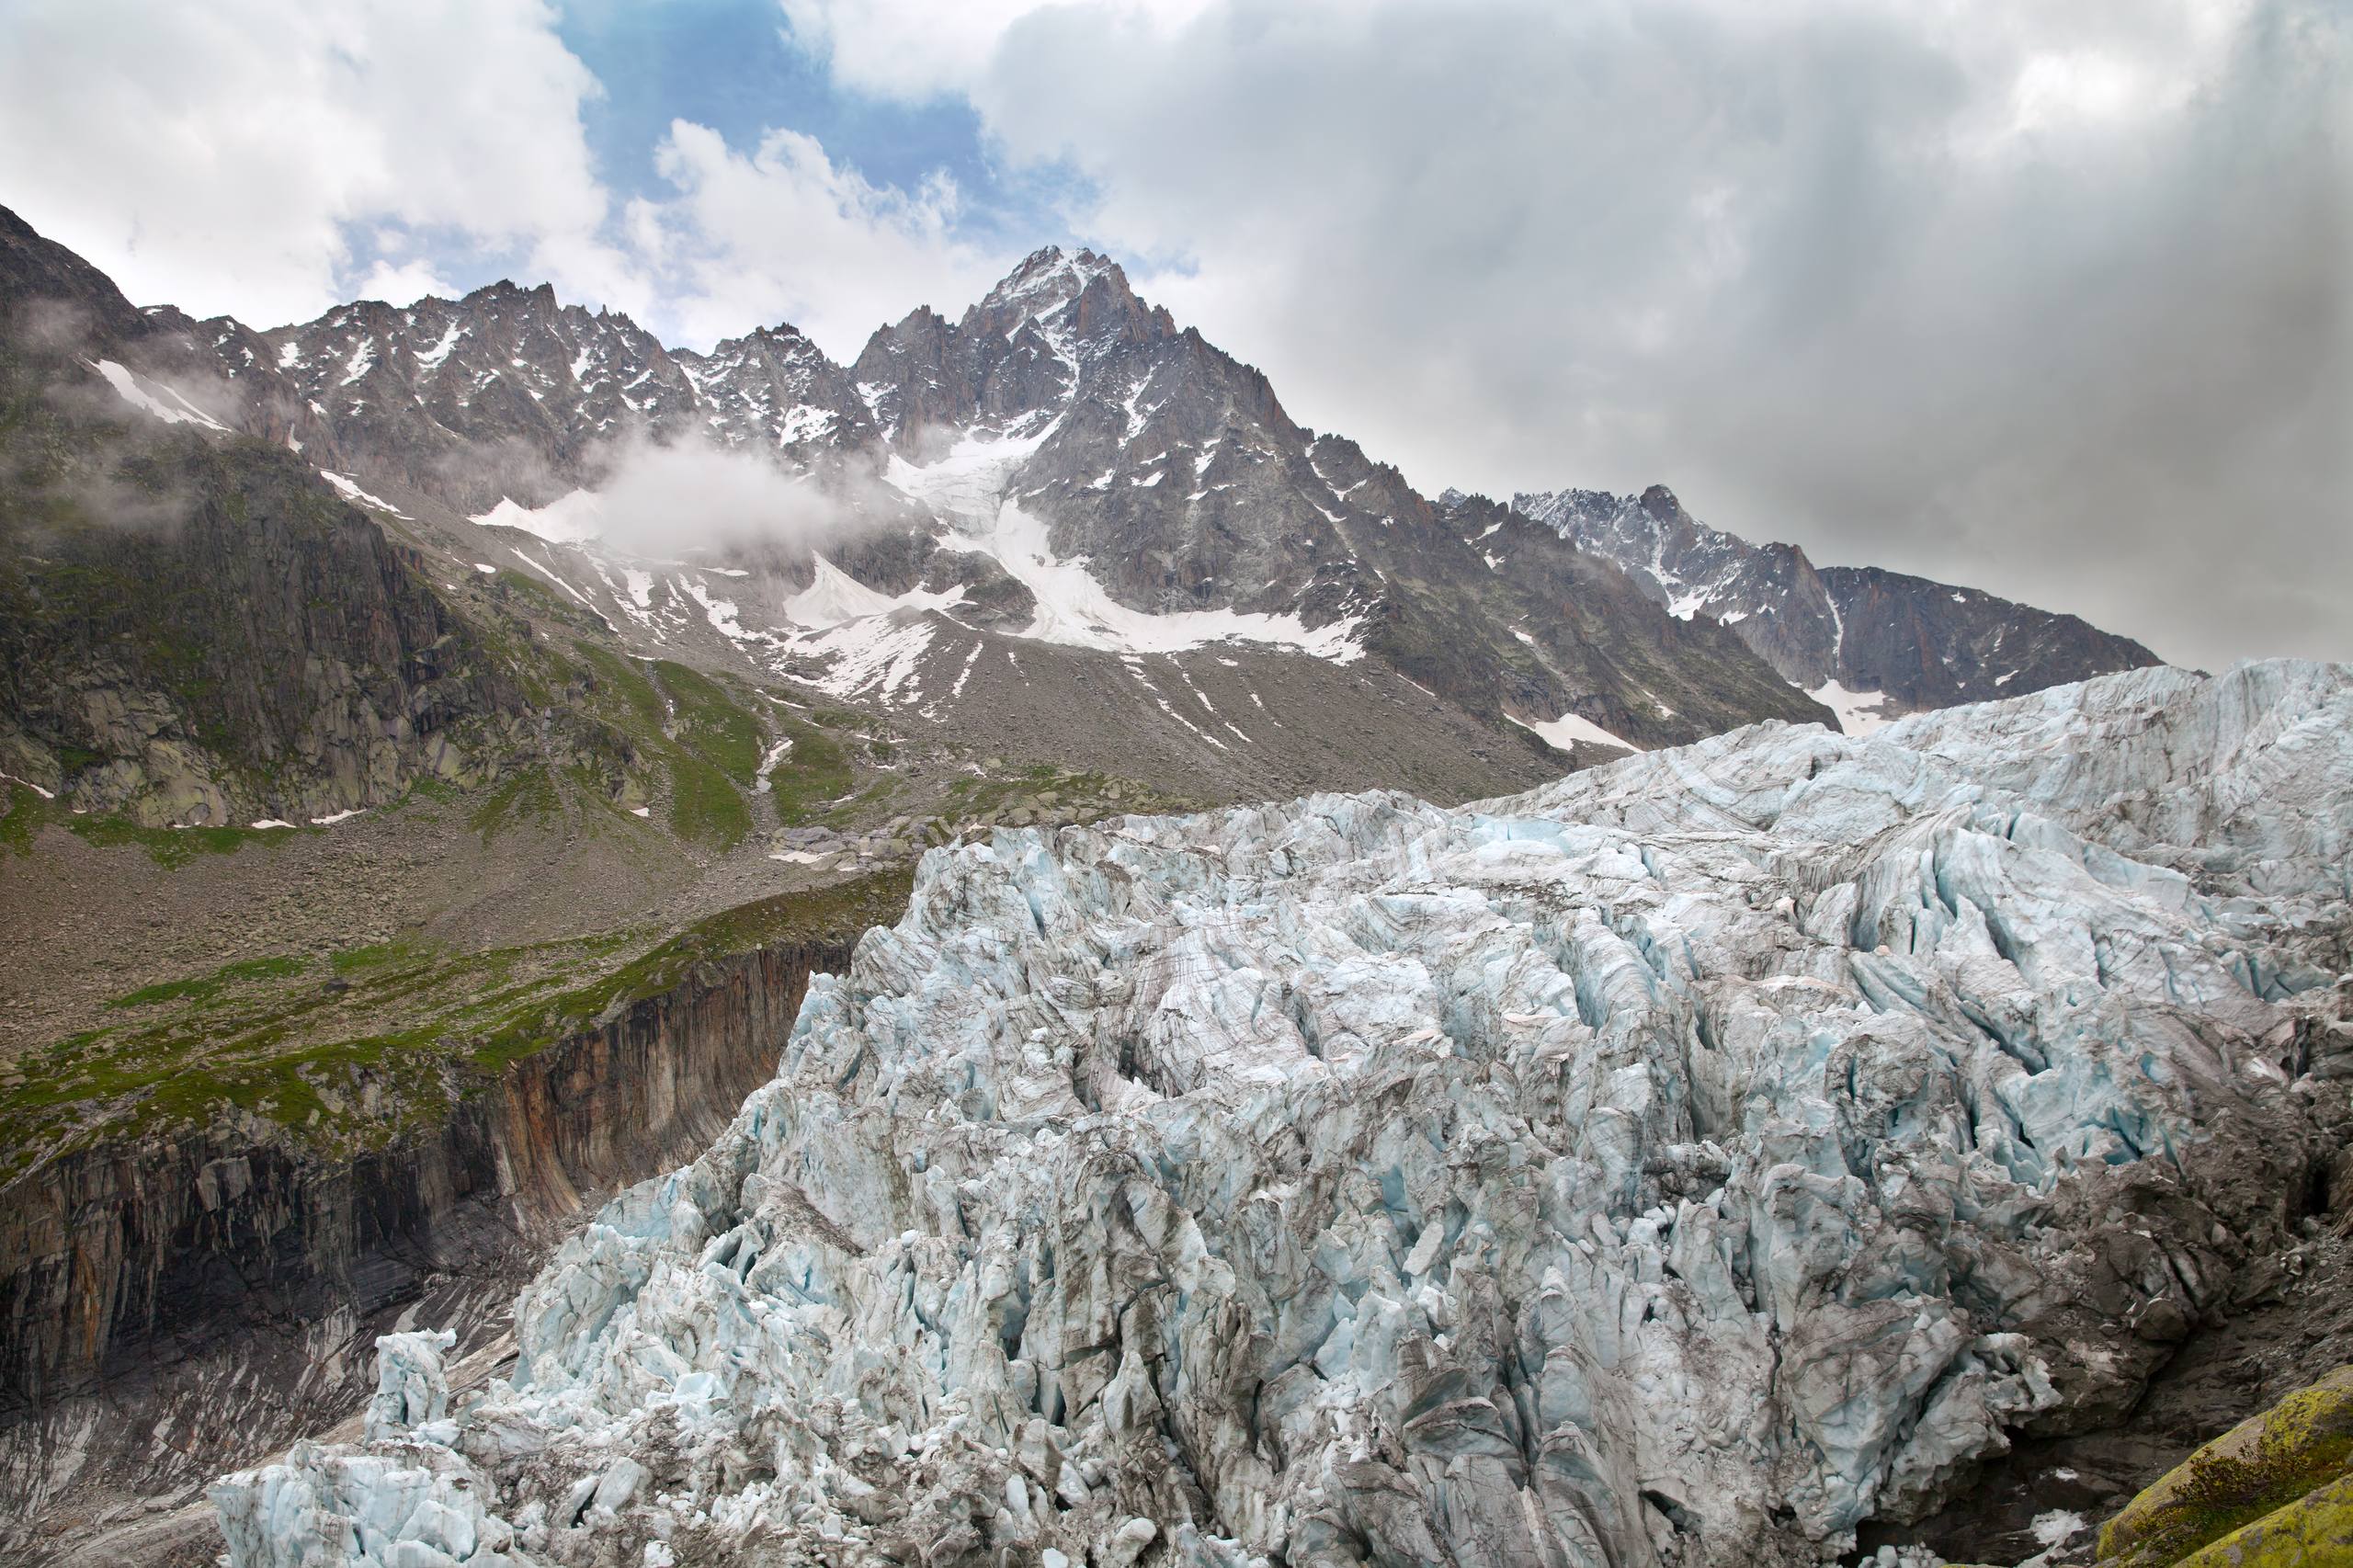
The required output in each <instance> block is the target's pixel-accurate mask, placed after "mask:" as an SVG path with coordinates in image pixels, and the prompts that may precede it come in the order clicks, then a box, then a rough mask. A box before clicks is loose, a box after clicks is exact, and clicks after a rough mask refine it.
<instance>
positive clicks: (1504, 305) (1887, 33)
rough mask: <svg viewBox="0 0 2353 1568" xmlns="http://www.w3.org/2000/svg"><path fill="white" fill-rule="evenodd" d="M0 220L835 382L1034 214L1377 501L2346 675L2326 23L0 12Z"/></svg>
mask: <svg viewBox="0 0 2353 1568" xmlns="http://www.w3.org/2000/svg"><path fill="white" fill-rule="evenodd" d="M0 203H5V204H6V205H8V206H11V207H14V208H15V209H17V211H18V212H19V213H20V214H21V215H22V216H23V217H24V218H25V219H26V220H27V221H28V222H31V223H32V224H33V225H34V226H35V227H37V228H39V229H40V230H41V231H42V232H43V233H47V234H49V235H51V237H52V238H55V239H57V240H59V241H61V242H62V243H63V244H68V245H70V246H72V247H73V248H74V249H75V250H77V251H79V252H80V253H81V254H83V255H84V256H87V257H88V258H89V259H90V260H91V261H93V262H95V263H96V264H97V265H98V266H99V267H102V268H104V269H105V270H106V271H108V273H109V274H110V275H111V276H113V277H114V278H115V279H116V280H117V281H118V282H119V283H120V284H121V285H122V287H123V289H124V290H125V292H127V293H128V294H130V295H131V298H132V299H133V300H134V301H139V302H141V303H154V302H164V301H168V302H171V303H175V304H177V305H179V306H181V307H182V308H184V309H187V310H188V311H191V312H195V313H198V314H199V315H203V314H213V313H221V312H227V313H232V314H235V315H237V316H239V317H241V318H242V319H244V320H245V321H247V322H248V323H251V324H255V325H263V326H267V325H274V324H280V323H284V322H287V321H294V320H303V319H307V318H309V317H311V316H313V315H316V314H318V313H320V312H323V311H324V310H326V309H327V308H329V307H330V306H331V305H333V304H335V303H336V302H338V301H342V300H345V299H348V298H352V297H355V296H363V295H364V296H372V297H376V298H381V299H388V300H392V301H394V302H404V301H408V300H411V299H414V298H415V297H417V296H418V295H420V294H423V293H427V292H431V293H455V292H462V291H464V290H467V289H470V288H472V287H475V286H478V285H480V284H482V283H485V282H489V281H492V280H494V279H496V278H501V277H506V278H514V279H516V280H517V281H519V282H525V283H535V282H538V281H541V280H545V281H549V282H552V283H553V284H554V285H555V287H556V290H557V291H558V293H559V294H560V295H561V296H562V297H563V298H565V299H566V300H574V301H581V302H583V303H587V304H592V305H607V306H610V307H611V308H614V309H618V310H623V311H627V312H629V313H630V314H631V315H632V316H634V317H636V318H637V319H638V320H640V321H641V322H642V323H644V324H646V325H648V326H649V327H651V328H653V329H654V331H655V332H656V333H657V334H659V335H662V336H663V337H664V338H665V340H666V341H669V342H672V343H678V344H685V345H689V346H693V347H707V346H708V345H709V344H710V342H712V341H714V340H715V339H717V338H719V337H722V336H725V335H733V334H737V333H741V332H745V331H747V330H749V329H750V328H751V327H753V326H756V325H760V324H774V323H776V322H779V321H790V322H792V323H793V324H797V325H799V326H800V327H801V328H802V329H803V330H805V331H807V332H808V333H810V335H812V336H813V337H814V338H815V339H816V340H817V342H818V343H819V344H820V345H821V346H822V347H824V348H825V349H826V350H827V351H828V352H829V353H831V354H833V355H834V356H835V358H844V359H847V358H850V357H853V356H854V355H855V354H856V352H857V350H858V347H859V345H860V344H861V343H862V342H863V341H864V340H865V338H866V336H867V335H868V334H869V333H870V332H871V331H872V330H873V329H874V328H875V327H876V326H879V325H881V324H883V323H884V322H886V321H892V320H896V319H898V318H899V317H901V316H903V315H904V314H905V313H906V312H908V311H909V310H911V309H913V308H914V307H915V306H916V305H918V304H930V305H932V306H934V307H936V308H938V309H939V310H941V311H942V312H946V313H949V314H950V315H953V314H955V313H956V312H959V311H961V308H962V307H963V306H964V305H965V304H967V303H969V302H970V301H973V300H975V299H977V298H978V297H979V296H980V295H981V294H983V292H985V291H986V290H987V288H988V286H989V284H990V283H991V282H992V281H994V280H995V278H998V277H1001V276H1002V275H1003V274H1004V273H1005V272H1006V271H1007V270H1009V269H1010V267H1012V265H1013V264H1014V263H1015V262H1016V261H1017V259H1018V258H1019V257H1020V256H1022V255H1024V254H1026V253H1027V252H1029V250H1031V249H1034V248H1035V247H1037V246H1038V245H1040V244H1091V245H1093V246H1095V247H1096V248H1097V249H1100V250H1103V251H1105V252H1107V253H1108V254H1109V255H1111V256H1114V257H1116V258H1117V259H1119V260H1120V261H1121V262H1122V263H1123V264H1124V265H1125V266H1126V267H1127V268H1128V271H1129V273H1130V276H1131V279H1132V280H1133V282H1134V283H1135V285H1136V287H1137V289H1138V290H1139V291H1140V292H1142V294H1144V295H1145V296H1146V297H1147V298H1148V299H1151V300H1152V301H1154V302H1156V303H1161V304H1165V305H1166V306H1168V307H1169V308H1170V310H1171V311H1172V312H1175V314H1176V318H1177V319H1178V320H1179V321H1180V322H1183V323H1186V324H1192V325H1197V326H1199V328H1200V329H1201V330H1202V332H1203V333H1204V334H1205V335H1207V336H1208V337H1209V338H1210V339H1211V341H1212V342H1214V343H1216V344H1218V345H1219V346H1220V347H1223V348H1225V349H1226V350H1228V351H1229V352H1231V353H1233V355H1235V356H1236V357H1237V358H1242V359H1245V360H1246V361H1249V362H1250V363H1252V364H1255V365H1256V366H1258V367H1259V368H1261V369H1264V370H1266V371H1267V374H1268V375H1269V377H1270V378H1271V379H1272V380H1273V382H1274V384H1275V387H1276V389H1277V392H1278V393H1279V395H1280V396H1281V397H1282V399H1283V401H1284V403H1285V405H1286V407H1287V408H1288V409H1289V410H1290V413H1291V415H1292V416H1293V417H1294V418H1296V419H1298V420H1299V421H1301V422H1302V423H1303V424H1305V425H1308V426H1312V427H1314V428H1316V429H1319V430H1336V431H1338V432H1341V433H1343V434H1345V435H1347V436H1350V437H1354V438H1355V439H1357V440H1358V441H1359V442H1360V443H1361V444H1362V445H1363V446H1364V447H1365V449H1367V451H1369V452H1370V454H1371V455H1373V456H1374V457H1376V458H1379V459H1382V460H1388V461H1392V462H1394V463H1396V464H1397V465H1398V466H1399V467H1400V468H1402V469H1403V470H1404V472H1405V474H1406V476H1407V478H1408V479H1410V480H1411V481H1413V482H1414V483H1415V484H1416V485H1418V486H1419V487H1421V488H1422V489H1423V490H1425V491H1426V492H1429V493H1435V492H1436V491H1438V490H1439V489H1441V488H1443V487H1445V486H1448V485H1457V486H1460V487H1461V488H1464V489H1470V490H1481V491H1484V492H1486V493H1488V494H1495V495H1498V496H1502V495H1508V494H1511V493H1512V492H1514V491H1517V490H1536V489H1553V488H1557V487H1560V486H1563V485H1582V486H1588V487H1593V488H1601V489H1610V490H1620V491H1627V490H1636V489H1640V488H1642V487H1643V486H1644V485H1647V484H1650V483H1665V484H1667V485H1668V486H1670V487H1671V488H1673V489H1674V490H1675V491H1676V492H1677V494H1678V495H1680V496H1681V498H1682V499H1683V501H1684V503H1685V505H1686V506H1688V508H1689V509H1690V510H1691V512H1692V513H1693V514H1694V515H1695V516H1697V517H1700V518H1702V519H1704V520H1706V521H1709V522H1712V523H1715V524H1717V525H1718V526H1720V527H1722V528H1729V529H1731V530H1733V532H1736V533H1740V534H1743V535H1745V536H1748V537H1750V538H1755V539H1768V538H1769V539H1781V540H1790V541H1792V542H1795V543H1797V544H1800V545H1802V546H1803V547H1804V548H1805V550H1806V551H1808V553H1809V554H1810V555H1812V556H1813V559H1814V560H1815V561H1817V562H1821V563H1824V564H1833V563H1840V564H1846V563H1851V564H1873V565H1881V566H1886V567H1889V568H1892V569H1895V570H1899V571H1908V572H1915V573H1920V574H1925V575H1929V576H1934V577H1939V578H1944V579H1947V580H1950V581H1953V582H1957V583H1961V584H1965V585H1972V586H1975V587H1979V588H1984V589H1989V590H1991V591H1994V592H1996V593H2002V594H2006V595H2009V596H2010V597H2017V598H2021V599H2025V600H2027V601H2029V602H2031V603H2035V604H2039V605H2042V606H2044V607H2046V608H2056V609H2065V610H2072V611H2074V612H2075V613H2077V614H2080V615H2082V616H2084V617H2085V618H2086V619H2089V620H2091V621H2093V622H2094V623H2095V624H2097V625H2100V626H2104V627H2107V628H2109V629H2110V630H2113V631H2121V632H2125V633H2127V634H2129V635H2132V636H2135V637H2138V638H2140V639H2141V640H2142V641H2143V642H2147V643H2148V644H2149V645H2150V646H2151V647H2153V648H2154V649H2155V650H2156V651H2157V652H2158V653H2160V654H2162V655H2164V656H2165V657H2168V658H2171V659H2173V660H2175V661H2177V662H2180V663H2185V664H2191V665H2200V666H2203V667H2207V668H2220V667H2222V666H2223V665H2228V664H2230V663H2231V662H2232V661H2234V660H2235V659H2238V658H2242V657H2262V656H2269V655H2275V654H2293V655H2299V656H2306V657H2319V658H2335V659H2353V5H2348V4H2347V0H1775V3H1773V4H1771V5H1758V4H1756V3H1755V0H954V3H952V4H950V3H942V0H633V3H632V0H574V3H570V4H560V3H550V0H208V3H207V4H206V5H203V6H188V5H186V4H184V3H177V4H137V3H133V0H0Z"/></svg>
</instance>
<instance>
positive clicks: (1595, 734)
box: [1505, 713, 1643, 754]
mask: <svg viewBox="0 0 2353 1568" xmlns="http://www.w3.org/2000/svg"><path fill="white" fill-rule="evenodd" d="M1505 717H1506V718H1509V717H1510V715H1508V714H1506V715H1505ZM1512 722H1513V723H1515V724H1518V726H1519V727H1520V728H1521V729H1523V730H1527V731H1529V732H1530V733H1535V734H1539V735H1541V736H1543V737H1544V739H1545V740H1547V741H1548V742H1550V743H1551V744H1553V745H1555V746H1558V747H1559V748H1560V749H1561V750H1563V751H1565V752H1570V753H1572V754H1574V748H1576V747H1577V746H1580V745H1587V746H1615V747H1617V748H1618V749H1619V750H1620V751H1640V750H1642V749H1643V748H1642V747H1640V746H1638V745H1636V744H1634V743H1633V742H1631V741H1625V740H1620V739H1619V738H1618V737H1617V736H1616V735H1613V734H1611V733H1609V732H1608V731H1607V730H1605V729H1603V728H1602V727H1601V726H1600V725H1598V724H1597V723H1595V722H1593V721H1592V720H1590V719H1583V718H1579V717H1578V716H1577V715H1576V714H1574V713H1563V714H1562V715H1561V716H1560V717H1559V718H1557V719H1548V720H1545V721H1543V722H1540V723H1535V724H1531V723H1529V722H1528V721H1527V720H1525V719H1513V720H1512Z"/></svg>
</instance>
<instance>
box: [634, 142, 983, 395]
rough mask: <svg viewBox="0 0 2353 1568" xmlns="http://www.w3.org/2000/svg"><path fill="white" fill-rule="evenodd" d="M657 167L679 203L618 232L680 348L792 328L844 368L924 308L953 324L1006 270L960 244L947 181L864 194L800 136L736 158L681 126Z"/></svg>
mask: <svg viewBox="0 0 2353 1568" xmlns="http://www.w3.org/2000/svg"><path fill="white" fill-rule="evenodd" d="M656 162H657V165H658V167H659V168H660V170H661V173H662V175H663V176H664V177H665V178H666V179H667V180H669V181H670V182H671V184H672V185H673V186H675V187H676V189H677V195H676V197H673V198H670V199H665V200H662V201H659V202H654V201H639V202H634V203H632V204H631V210H630V212H629V214H628V218H627V222H626V225H625V226H626V228H627V230H628V232H629V233H630V235H631V240H632V243H633V244H634V245H635V246H636V248H637V251H638V253H639V254H640V255H641V256H643V257H644V258H645V259H646V260H647V262H648V263H649V264H650V265H651V266H653V267H654V268H655V269H656V271H657V273H658V274H659V276H660V278H662V280H663V283H664V285H665V287H664V289H663V290H662V292H663V294H664V303H663V304H662V306H661V308H660V311H659V315H660V316H661V318H662V319H663V321H664V323H665V324H667V325H670V326H672V327H673V328H675V330H676V333H677V334H678V335H680V336H681V337H682V338H683V339H684V340H685V341H687V342H688V343H692V344H697V345H707V344H709V343H710V341H711V340H712V339H713V338H716V337H719V336H722V335H733V334H736V333H741V332H744V331H746V330H748V329H749V328H750V327H752V326H754V325H756V324H767V323H775V322H779V321H790V322H791V323H792V324H794V325H796V326H798V327H800V328H801V330H802V331H803V332H805V333H807V334H808V335H810V336H811V337H812V338H813V339H814V340H815V341H816V343H817V345H818V346H819V347H822V348H823V349H824V350H825V352H826V353H827V354H829V355H831V356H832V357H834V358H836V359H840V360H843V361H845V362H847V360H849V359H853V358H856V357H857V355H858V349H859V348H860V347H863V346H864V344H865V342H866V339H867V337H868V336H869V335H870V334H871V333H872V332H873V331H874V329H875V328H876V327H878V326H881V325H882V324H884V323H885V322H891V321H896V320H898V319H899V318H900V317H901V316H904V315H905V314H906V313H907V312H909V311H911V310H913V309H914V308H915V306H917V305H919V304H925V303H930V304H934V305H937V306H938V307H939V308H940V309H941V310H943V311H946V312H950V313H952V312H954V311H955V310H956V309H957V308H959V307H961V305H963V304H964V303H966V302H968V301H971V300H972V299H976V298H978V297H979V296H980V295H981V294H982V293H983V292H985V291H986V290H987V289H988V287H989V285H990V284H991V283H992V282H994V281H995V279H996V278H998V277H1000V276H1002V275H1003V274H1004V272H1005V271H1006V268H1007V267H1008V265H1009V258H1008V257H1006V256H1001V255H997V254H994V253H991V252H987V251H984V250H983V249H981V248H979V247H976V246H974V245H972V244H967V243H965V242H963V241H962V240H960V239H959V238H958V237H957V236H956V233H955V222H956V214H957V208H958V200H959V198H958V193H957V190H956V187H955V185H954V184H953V182H951V181H950V180H949V179H948V178H947V177H946V176H944V175H935V176H933V177H932V178H930V179H928V180H926V182H925V183H924V184H923V186H922V187H920V188H918V189H917V190H915V192H913V193H912V194H910V193H908V192H905V191H902V190H899V189H897V188H895V187H879V186H875V185H871V184H870V183H868V181H867V180H866V179H865V178H863V177H862V176H860V175H858V172H857V171H856V170H854V169H847V168H842V167H839V166H837V165H835V164H834V162H833V161H832V160H831V159H830V158H828V157H827V156H826V154H825V150H824V148H823V147H821V146H820V145H818V143H817V142H816V141H815V140H814V139H813V138H811V137H808V136H804V135H801V134H800V133H799V132H797V131H769V132H768V133H767V135H766V136H765V137H764V138H763V139H762V140H761V142H760V144H759V146H758V147H757V148H756V149H755V150H753V151H752V152H751V153H741V152H738V151H736V150H734V149H733V148H730V147H729V146H727V144H726V143H725V142H724V141H723V140H722V138H721V137H720V135H719V133H718V132H717V131H712V130H710V128H708V127H706V126H700V125H695V124H691V123H688V122H687V121H685V120H680V121H677V122H676V123H674V124H673V125H672V126H671V127H670V132H669V134H668V136H666V137H665V139H664V140H663V142H662V145H661V148H660V150H659V152H658V154H657V159H656Z"/></svg>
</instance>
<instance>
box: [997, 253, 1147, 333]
mask: <svg viewBox="0 0 2353 1568" xmlns="http://www.w3.org/2000/svg"><path fill="white" fill-rule="evenodd" d="M1105 277H1108V278H1114V279H1116V280H1117V283H1118V287H1119V289H1120V292H1122V293H1126V292H1127V291H1128V278H1127V274H1125V273H1124V272H1121V271H1120V265H1119V263H1117V262H1115V261H1113V260H1112V259H1111V258H1110V257H1108V256H1098V255H1097V254H1096V253H1095V252H1093V251H1091V250H1084V249H1082V250H1077V251H1067V250H1064V249H1063V247H1062V246H1060V245H1043V246H1040V248H1039V249H1037V250H1034V251H1031V252H1030V253H1029V255H1028V256H1025V257H1023V258H1022V261H1021V265H1020V266H1018V267H1015V268H1014V269H1013V270H1012V271H1011V272H1009V273H1007V274H1006V276H1005V278H1003V279H1001V280H1000V281H999V282H998V284H997V286H996V287H995V288H994V289H992V290H989V291H988V295H987V297H986V298H985V299H983V300H982V301H981V303H980V306H979V308H980V310H981V311H982V312H996V311H1003V310H1006V309H1013V310H1017V311H1019V312H1021V313H1022V314H1024V315H1026V316H1035V315H1042V314H1044V313H1045V312H1048V311H1051V310H1054V309H1056V308H1058V307H1059V306H1062V305H1064V304H1067V303H1068V302H1069V301H1073V300H1074V299H1076V298H1078V296H1079V295H1081V294H1083V293H1085V292H1086V287H1087V285H1088V284H1090V283H1093V282H1094V281H1095V280H1096V279H1097V278H1105Z"/></svg>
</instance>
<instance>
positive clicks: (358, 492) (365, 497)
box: [319, 469, 415, 522]
mask: <svg viewBox="0 0 2353 1568" xmlns="http://www.w3.org/2000/svg"><path fill="white" fill-rule="evenodd" d="M319 477H320V478H321V479H324V480H325V481H326V482H327V483H329V484H332V485H334V486H335V488H336V489H337V490H339V491H341V492H342V493H343V498H344V499H345V500H347V501H353V502H357V503H358V505H360V506H373V507H375V508H376V510H378V511H379V512H390V513H391V514H392V516H393V517H401V518H404V519H406V520H407V521H410V522H414V521H415V518H414V517H409V515H408V514H407V513H406V512H404V511H402V510H401V509H400V508H399V507H398V506H393V505H392V503H391V502H390V501H387V500H385V499H384V498H383V497H382V496H381V495H370V494H368V492H366V491H365V490H362V489H360V488H359V486H358V484H357V483H353V482H352V481H351V480H350V479H349V478H347V476H345V475H343V474H340V473H331V472H328V471H327V470H325V469H321V470H319Z"/></svg>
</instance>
